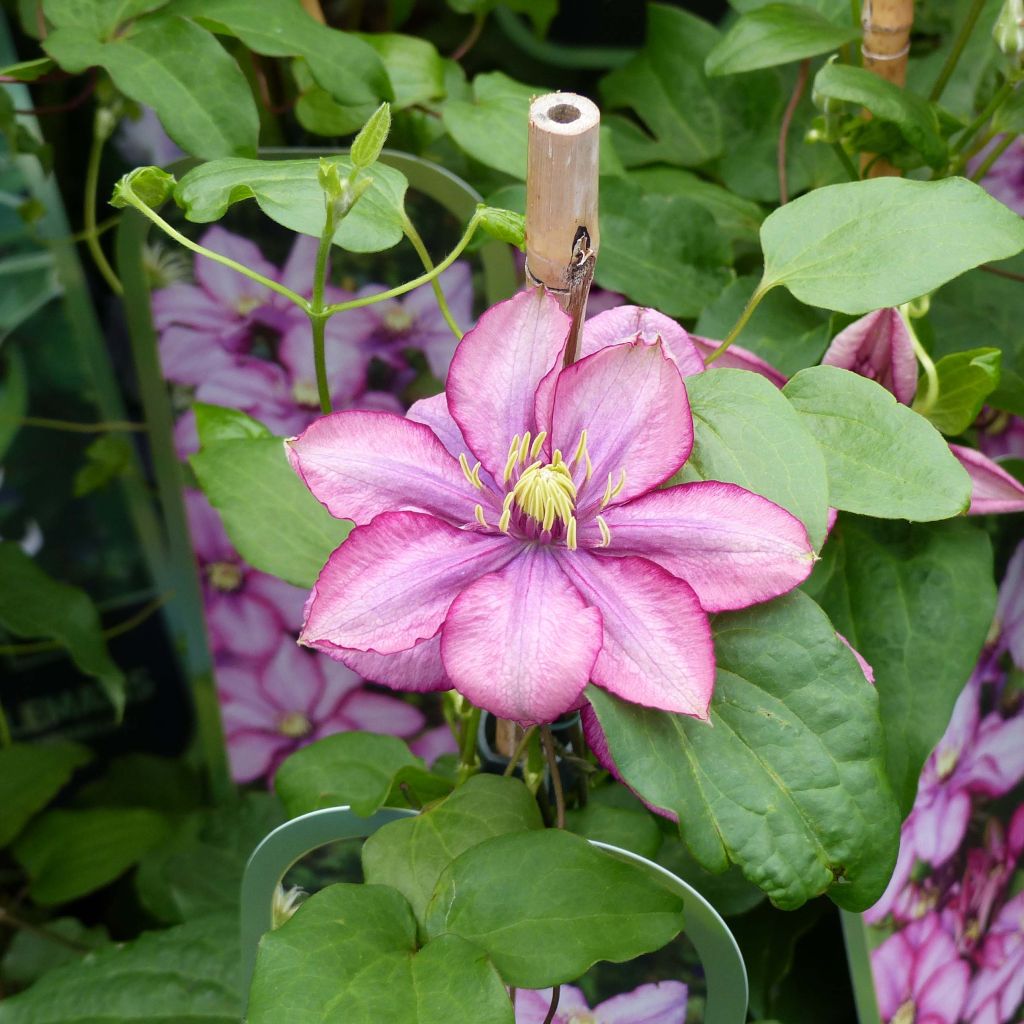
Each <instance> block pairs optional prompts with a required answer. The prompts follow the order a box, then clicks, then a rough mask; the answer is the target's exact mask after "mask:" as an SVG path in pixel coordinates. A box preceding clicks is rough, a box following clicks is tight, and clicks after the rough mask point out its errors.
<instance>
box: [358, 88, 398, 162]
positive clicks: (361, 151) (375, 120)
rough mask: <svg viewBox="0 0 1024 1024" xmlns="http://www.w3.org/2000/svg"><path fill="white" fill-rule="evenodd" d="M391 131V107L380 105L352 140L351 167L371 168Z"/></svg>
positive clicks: (385, 104) (384, 104)
mask: <svg viewBox="0 0 1024 1024" xmlns="http://www.w3.org/2000/svg"><path fill="white" fill-rule="evenodd" d="M390 131H391V107H390V105H389V104H387V103H382V104H381V105H380V106H379V107H378V108H377V109H376V110H375V111H374V112H373V113H372V114H371V115H370V119H369V121H367V122H366V124H364V125H363V127H362V128H360V129H359V134H358V135H357V136H356V137H355V139H353V140H352V148H351V150H350V151H349V156H350V157H351V159H352V166H353V167H358V168H360V169H361V170H366V168H367V167H372V166H373V165H374V164H375V163H376V162H377V157H379V156H380V151H381V150H382V149H383V148H384V143H385V141H387V137H388V132H390Z"/></svg>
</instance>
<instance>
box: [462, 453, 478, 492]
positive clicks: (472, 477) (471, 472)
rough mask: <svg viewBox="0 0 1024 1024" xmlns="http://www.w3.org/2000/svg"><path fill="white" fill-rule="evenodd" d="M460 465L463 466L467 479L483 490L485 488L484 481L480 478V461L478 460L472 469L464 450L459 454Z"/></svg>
mask: <svg viewBox="0 0 1024 1024" xmlns="http://www.w3.org/2000/svg"><path fill="white" fill-rule="evenodd" d="M459 465H460V466H461V467H462V472H463V475H464V476H465V477H466V479H467V480H468V481H469V482H470V483H471V484H472V485H473V486H474V487H475V488H476V489H477V490H478V491H482V490H483V489H484V482H483V481H482V480H481V479H480V463H479V462H478V463H477V464H476V465H475V466H474V467H473V468H472V469H470V468H469V459H467V458H466V453H465V452H463V453H462V454H461V455H460V456H459Z"/></svg>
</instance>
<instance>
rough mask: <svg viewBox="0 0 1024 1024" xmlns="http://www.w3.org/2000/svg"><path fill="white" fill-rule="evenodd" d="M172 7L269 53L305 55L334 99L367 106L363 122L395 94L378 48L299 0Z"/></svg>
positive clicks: (185, 0)
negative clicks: (323, 18) (321, 19)
mask: <svg viewBox="0 0 1024 1024" xmlns="http://www.w3.org/2000/svg"><path fill="white" fill-rule="evenodd" d="M170 10H172V11H173V12H174V13H175V14H180V15H182V16H183V17H187V18H191V19H192V20H193V21H196V22H198V23H199V24H200V25H202V26H204V27H205V28H208V29H210V31H212V32H218V33H221V34H224V35H230V36H234V37H235V38H237V39H239V40H241V42H242V43H244V44H245V46H246V47H247V48H248V49H250V50H252V51H253V52H255V53H259V54H263V55H264V56H266V57H303V58H305V60H306V62H307V63H308V65H309V70H310V71H311V72H312V75H313V78H314V79H315V80H316V81H317V82H318V83H319V84H320V85H321V86H323V88H324V89H326V90H327V91H328V92H329V93H330V94H331V95H332V96H333V97H334V98H335V99H337V100H339V101H340V102H343V103H345V104H346V105H348V106H353V107H361V108H362V117H361V119H360V120H365V119H366V118H367V117H368V116H369V115H370V114H371V113H372V112H373V109H374V108H375V107H376V106H377V105H378V104H379V103H380V101H381V100H389V99H391V97H392V93H391V86H390V83H389V82H388V76H387V72H386V71H385V70H384V64H383V63H382V61H381V59H380V57H379V56H378V55H377V53H376V52H375V51H374V49H373V47H371V46H368V45H367V44H366V42H365V41H364V40H363V39H360V38H359V36H357V35H354V34H353V33H351V32H340V31H338V30H337V29H333V28H329V27H328V26H326V25H321V24H320V23H319V22H318V21H316V20H315V19H313V18H311V17H310V16H309V15H308V14H307V13H306V12H305V11H304V10H303V8H302V5H301V4H300V3H299V0H260V3H258V4H254V3H252V2H251V0H173V3H172V5H171V7H170Z"/></svg>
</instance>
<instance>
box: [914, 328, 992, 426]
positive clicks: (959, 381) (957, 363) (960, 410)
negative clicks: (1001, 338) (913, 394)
mask: <svg viewBox="0 0 1024 1024" xmlns="http://www.w3.org/2000/svg"><path fill="white" fill-rule="evenodd" d="M1002 359H1003V354H1002V352H1000V351H999V349H997V348H972V349H970V350H969V351H967V352H955V353H954V354H953V355H949V356H943V357H942V358H941V359H940V360H939V361H938V362H937V363H936V364H935V370H936V372H937V373H938V378H939V397H938V399H937V401H936V402H935V404H934V405H933V406H932V407H931V408H930V409H925V408H923V407H922V409H921V410H920V412H921V415H922V416H925V417H927V419H928V420H929V422H930V423H931V424H932V426H934V427H935V429H936V430H941V431H942V433H944V434H949V435H950V436H953V437H955V436H956V435H957V434H962V433H963V432H964V431H965V430H966V429H967V428H968V427H969V426H970V425H971V424H972V423H973V422H974V420H975V418H976V417H977V415H978V413H979V412H981V407H982V405H984V403H985V399H986V398H988V396H989V395H990V394H992V392H993V391H995V389H996V388H997V387H999V376H1000V365H1001V363H1002ZM921 397H922V395H921V392H920V391H919V392H918V401H920V400H921ZM914 404H915V406H916V405H917V402H915V403H914Z"/></svg>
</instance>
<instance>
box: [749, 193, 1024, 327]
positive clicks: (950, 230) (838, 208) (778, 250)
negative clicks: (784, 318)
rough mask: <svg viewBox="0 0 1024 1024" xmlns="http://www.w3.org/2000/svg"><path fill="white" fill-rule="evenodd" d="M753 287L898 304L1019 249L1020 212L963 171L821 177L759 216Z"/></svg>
mask: <svg viewBox="0 0 1024 1024" xmlns="http://www.w3.org/2000/svg"><path fill="white" fill-rule="evenodd" d="M761 245H762V248H763V249H764V256H765V271H764V278H763V279H762V281H761V285H760V288H759V289H758V290H759V291H761V292H766V291H767V290H768V289H769V288H774V287H775V286H776V285H780V284H784V285H785V286H786V287H787V288H788V289H789V290H790V291H791V292H792V293H793V294H794V295H795V296H796V297H797V298H798V299H799V300H800V301H801V302H806V303H807V304H808V305H811V306H823V307H825V308H826V309H836V310H839V311H840V312H841V313H852V314H854V315H858V314H861V313H868V312H870V311H871V310H874V309H881V308H882V307H883V306H899V305H901V304H902V303H904V302H909V301H910V300H911V299H915V298H917V297H918V296H920V295H924V294H925V293H926V292H930V291H933V290H934V289H935V288H938V287H939V286H940V285H942V284H945V282H946V281H949V280H951V279H952V278H954V277H956V276H957V275H958V274H962V273H963V272H964V271H965V270H970V268H971V267H975V266H977V265H978V264H980V263H986V262H989V261H991V260H1000V259H1005V258H1006V257H1009V256H1013V255H1014V254H1016V253H1018V252H1020V251H1021V249H1024V220H1022V219H1021V218H1020V217H1019V216H1017V214H1015V213H1013V212H1012V211H1011V210H1009V209H1007V208H1006V207H1005V206H1003V204H1002V203H1000V202H998V201H997V200H995V199H993V198H992V197H991V196H990V195H989V194H988V193H987V192H985V190H984V189H982V188H981V187H980V186H978V185H975V184H974V182H972V181H968V180H967V179H966V178H944V179H943V180H941V181H909V180H906V179H904V178H874V179H872V180H870V181H853V182H848V183H846V184H843V185H830V186H828V187H827V188H819V189H815V190H814V191H813V192H810V193H808V194H807V195H804V196H800V198H798V199H794V200H793V202H791V203H787V204H786V205H785V206H783V207H781V208H780V209H778V210H776V211H775V212H774V213H772V214H770V215H769V216H768V217H767V219H766V220H765V222H764V224H762V226H761Z"/></svg>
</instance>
